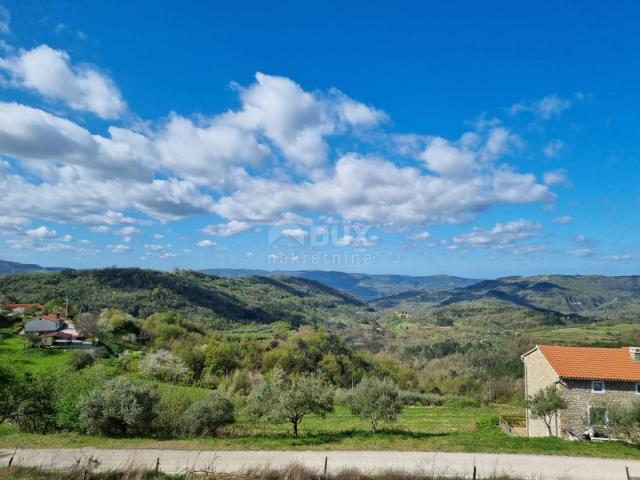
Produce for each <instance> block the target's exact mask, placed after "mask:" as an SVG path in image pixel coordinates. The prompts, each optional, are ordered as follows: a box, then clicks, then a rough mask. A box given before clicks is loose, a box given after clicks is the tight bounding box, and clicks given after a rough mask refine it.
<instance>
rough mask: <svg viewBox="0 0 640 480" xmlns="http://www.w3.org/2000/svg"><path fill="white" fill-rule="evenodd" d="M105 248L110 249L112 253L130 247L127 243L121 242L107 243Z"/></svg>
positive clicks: (123, 251) (122, 251) (126, 250)
mask: <svg viewBox="0 0 640 480" xmlns="http://www.w3.org/2000/svg"><path fill="white" fill-rule="evenodd" d="M107 248H108V249H109V250H111V251H112V252H113V253H125V252H128V251H129V250H131V247H129V246H127V245H123V244H121V243H119V244H117V245H107Z"/></svg>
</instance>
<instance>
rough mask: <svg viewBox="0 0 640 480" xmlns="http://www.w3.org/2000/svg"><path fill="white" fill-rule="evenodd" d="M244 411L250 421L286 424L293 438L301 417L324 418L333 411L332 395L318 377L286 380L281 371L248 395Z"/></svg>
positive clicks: (295, 435)
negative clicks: (252, 418) (258, 420)
mask: <svg viewBox="0 0 640 480" xmlns="http://www.w3.org/2000/svg"><path fill="white" fill-rule="evenodd" d="M247 411H248V413H249V414H250V415H251V416H252V417H254V418H262V419H264V420H267V421H272V422H275V423H280V422H287V421H288V422H289V423H291V426H292V429H293V436H294V437H298V427H299V425H300V422H302V420H303V418H304V417H305V415H307V414H309V413H315V414H317V415H320V416H325V415H326V414H327V413H329V412H331V411H333V392H332V390H331V388H330V387H329V385H327V383H326V382H325V381H324V380H323V379H322V378H321V377H319V376H318V375H315V374H304V375H301V376H299V377H295V378H289V377H287V376H286V375H285V374H284V372H283V371H282V370H278V369H274V370H273V371H272V373H271V376H270V378H267V379H265V380H264V381H263V382H262V383H261V384H260V385H258V386H257V387H256V388H255V389H254V391H253V392H252V393H251V394H250V395H249V398H248V400H247Z"/></svg>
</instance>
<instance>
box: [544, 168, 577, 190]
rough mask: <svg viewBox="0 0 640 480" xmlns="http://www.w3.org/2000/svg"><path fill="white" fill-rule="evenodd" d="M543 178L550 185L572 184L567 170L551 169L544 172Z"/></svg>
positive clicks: (566, 185)
mask: <svg viewBox="0 0 640 480" xmlns="http://www.w3.org/2000/svg"><path fill="white" fill-rule="evenodd" d="M543 179H544V184H545V185H549V186H556V185H562V186H565V187H568V186H570V185H571V182H570V181H569V179H568V178H567V172H566V171H565V170H550V171H548V172H544V175H543Z"/></svg>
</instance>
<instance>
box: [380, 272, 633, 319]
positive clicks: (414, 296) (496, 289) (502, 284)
mask: <svg viewBox="0 0 640 480" xmlns="http://www.w3.org/2000/svg"><path fill="white" fill-rule="evenodd" d="M487 299H489V300H500V301H503V302H507V303H512V304H515V305H519V306H522V307H529V308H534V309H544V310H549V311H556V312H560V313H563V314H579V315H583V316H589V317H594V318H611V319H623V318H624V319H629V320H638V319H640V276H638V275H632V276H619V277H609V276H604V275H538V276H533V277H504V278H498V279H496V280H485V281H482V282H479V283H476V284H473V285H469V286H467V287H463V288H457V289H451V290H439V291H426V290H415V291H406V292H401V293H399V294H397V295H391V296H388V297H385V298H380V299H377V300H375V301H373V302H372V305H373V306H375V307H377V308H398V307H407V306H410V305H413V306H414V307H423V308H424V307H442V306H447V305H453V304H458V303H462V302H473V301H476V300H487Z"/></svg>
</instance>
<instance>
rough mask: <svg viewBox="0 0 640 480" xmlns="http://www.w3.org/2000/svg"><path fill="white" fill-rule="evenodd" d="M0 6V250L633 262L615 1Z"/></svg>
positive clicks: (344, 266) (431, 265) (633, 265)
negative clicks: (526, 3) (528, 3)
mask: <svg viewBox="0 0 640 480" xmlns="http://www.w3.org/2000/svg"><path fill="white" fill-rule="evenodd" d="M0 5H1V6H2V8H1V9H0V259H3V260H10V261H18V262H23V263H38V264H40V265H45V266H64V267H72V268H90V267H104V266H111V265H117V266H137V267H143V268H156V269H162V270H169V269H174V268H190V269H206V268H251V269H254V268H259V269H269V270H303V269H304V270H311V269H314V270H315V269H318V270H340V271H349V272H364V273H398V274H409V275H431V274H454V275H461V276H468V277H474V278H495V277H499V276H506V275H534V274H547V273H559V274H606V275H629V274H637V273H638V270H639V266H640V214H639V207H640V182H639V181H638V179H639V173H640V172H639V170H640V169H639V167H638V166H639V164H640V163H639V159H638V152H639V150H640V149H639V148H638V147H640V109H639V108H638V106H640V88H639V80H640V56H639V55H638V51H640V36H639V35H638V34H637V25H638V22H639V21H640V5H639V4H637V2H631V1H620V2H614V3H612V2H546V3H545V2H536V3H535V5H533V4H532V5H525V4H523V2H500V1H491V2H471V1H458V2H449V1H441V2H435V1H433V2H426V1H415V2H411V1H395V2H379V1H367V2H358V1H353V2H334V1H325V2H293V1H292V2H242V1H234V2H226V1H221V2H204V1H202V2H194V1H191V2H189V1H187V2H179V3H178V2H168V1H153V2H152V1H139V2H125V1H110V2H103V1H93V0H87V1H84V2H76V1H57V2H51V1H42V0H32V1H30V2H23V1H7V0H0Z"/></svg>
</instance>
